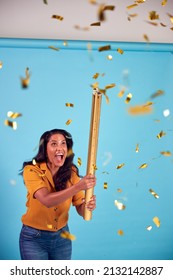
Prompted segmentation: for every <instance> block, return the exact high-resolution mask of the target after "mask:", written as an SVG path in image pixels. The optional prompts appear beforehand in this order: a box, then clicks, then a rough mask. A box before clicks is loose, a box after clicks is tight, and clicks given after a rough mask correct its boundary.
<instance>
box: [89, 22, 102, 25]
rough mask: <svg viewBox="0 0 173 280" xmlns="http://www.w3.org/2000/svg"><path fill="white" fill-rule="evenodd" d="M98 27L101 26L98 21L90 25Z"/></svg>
mask: <svg viewBox="0 0 173 280" xmlns="http://www.w3.org/2000/svg"><path fill="white" fill-rule="evenodd" d="M100 25H101V23H100V21H97V22H93V23H91V24H90V26H100Z"/></svg>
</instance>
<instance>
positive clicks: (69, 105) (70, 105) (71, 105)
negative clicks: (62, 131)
mask: <svg viewBox="0 0 173 280" xmlns="http://www.w3.org/2000/svg"><path fill="white" fill-rule="evenodd" d="M65 106H66V107H74V104H73V103H65Z"/></svg>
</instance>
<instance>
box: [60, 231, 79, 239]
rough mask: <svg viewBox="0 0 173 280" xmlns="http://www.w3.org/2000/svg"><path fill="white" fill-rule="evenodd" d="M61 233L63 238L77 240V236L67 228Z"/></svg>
mask: <svg viewBox="0 0 173 280" xmlns="http://www.w3.org/2000/svg"><path fill="white" fill-rule="evenodd" d="M60 235H61V237H62V238H66V239H69V240H75V239H76V236H75V235H73V234H71V233H69V232H68V231H66V230H65V231H63V232H62V233H61V234H60Z"/></svg>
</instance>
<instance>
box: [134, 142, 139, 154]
mask: <svg viewBox="0 0 173 280" xmlns="http://www.w3.org/2000/svg"><path fill="white" fill-rule="evenodd" d="M135 152H136V153H139V144H136V148H135Z"/></svg>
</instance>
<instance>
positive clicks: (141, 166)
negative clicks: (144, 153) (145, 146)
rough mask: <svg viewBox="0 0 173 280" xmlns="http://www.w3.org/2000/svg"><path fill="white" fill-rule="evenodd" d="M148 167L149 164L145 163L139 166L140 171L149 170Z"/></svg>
mask: <svg viewBox="0 0 173 280" xmlns="http://www.w3.org/2000/svg"><path fill="white" fill-rule="evenodd" d="M147 167H148V164H147V163H143V164H141V165H140V166H139V169H144V168H147Z"/></svg>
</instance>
